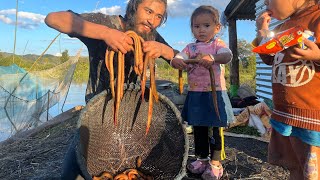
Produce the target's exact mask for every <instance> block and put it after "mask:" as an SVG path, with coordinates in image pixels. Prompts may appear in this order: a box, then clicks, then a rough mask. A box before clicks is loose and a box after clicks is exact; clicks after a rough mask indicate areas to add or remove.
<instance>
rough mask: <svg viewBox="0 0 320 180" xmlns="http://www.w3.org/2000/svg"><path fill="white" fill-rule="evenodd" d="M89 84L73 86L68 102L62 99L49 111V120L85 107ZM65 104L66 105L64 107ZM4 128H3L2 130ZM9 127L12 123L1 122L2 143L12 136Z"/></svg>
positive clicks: (44, 116) (43, 117) (0, 139)
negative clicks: (68, 111)
mask: <svg viewBox="0 0 320 180" xmlns="http://www.w3.org/2000/svg"><path fill="white" fill-rule="evenodd" d="M86 87H87V84H86V83H84V84H71V86H70V89H69V93H68V95H67V98H66V101H65V102H64V99H61V100H60V102H59V103H57V104H56V105H55V106H53V107H52V108H50V109H49V119H52V118H53V117H55V116H57V115H58V114H61V113H62V112H65V111H67V110H69V109H71V108H73V107H75V106H77V105H83V106H84V105H85V99H84V97H85V91H86ZM63 104H64V105H63ZM40 119H41V121H42V122H44V121H46V119H47V114H46V113H44V114H42V116H41V118H40ZM1 127H2V128H1ZM8 127H9V128H10V127H11V124H10V122H0V142H1V141H3V140H5V139H7V138H8V137H10V136H11V134H10V132H8Z"/></svg>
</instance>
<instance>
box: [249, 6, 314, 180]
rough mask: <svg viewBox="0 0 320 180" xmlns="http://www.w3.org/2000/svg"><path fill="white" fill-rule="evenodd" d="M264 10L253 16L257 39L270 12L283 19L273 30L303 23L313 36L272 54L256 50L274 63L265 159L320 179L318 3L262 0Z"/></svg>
mask: <svg viewBox="0 0 320 180" xmlns="http://www.w3.org/2000/svg"><path fill="white" fill-rule="evenodd" d="M265 5H266V6H267V11H266V12H264V13H262V14H261V15H260V16H259V17H258V18H257V20H256V25H257V29H258V35H257V38H256V39H255V40H254V41H253V45H258V44H259V43H260V42H261V41H262V39H263V37H265V36H266V32H268V31H269V23H270V19H271V17H274V18H276V19H278V20H284V19H287V20H286V21H285V22H284V23H283V24H280V25H278V26H277V27H276V28H275V29H274V30H275V31H276V32H281V31H284V30H286V29H289V28H292V27H295V26H297V25H300V26H302V27H303V28H304V29H305V30H310V31H312V32H314V33H315V34H314V35H315V38H316V42H315V43H314V42H312V41H309V40H307V39H304V40H303V43H304V45H306V46H307V47H308V48H307V49H302V48H300V47H299V46H298V45H297V46H294V47H290V48H288V49H285V50H283V51H282V52H279V53H277V54H276V55H275V56H268V55H262V54H261V55H260V57H261V59H262V60H263V61H264V62H265V63H266V64H269V65H272V68H273V70H272V72H273V73H272V90H273V104H274V109H273V114H272V117H271V118H272V119H271V120H270V123H271V125H272V128H273V129H272V135H271V139H270V143H269V153H268V161H269V162H270V163H272V164H276V165H280V166H284V167H286V168H288V169H289V171H290V179H299V180H300V179H320V176H319V175H320V171H319V168H320V166H319V163H320V158H319V157H320V148H319V146H320V132H319V131H320V103H319V100H318V98H319V97H320V91H319V90H317V88H319V85H320V50H319V42H320V23H319V21H320V6H319V5H318V2H317V1H316V0H290V1H289V0H288V1H286V0H266V1H265Z"/></svg>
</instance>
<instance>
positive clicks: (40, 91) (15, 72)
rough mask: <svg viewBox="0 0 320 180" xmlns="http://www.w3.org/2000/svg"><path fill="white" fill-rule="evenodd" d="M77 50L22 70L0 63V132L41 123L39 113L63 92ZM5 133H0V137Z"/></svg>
mask: <svg viewBox="0 0 320 180" xmlns="http://www.w3.org/2000/svg"><path fill="white" fill-rule="evenodd" d="M80 52H81V51H79V52H78V54H77V55H76V56H75V57H70V59H69V60H68V61H66V62H64V63H62V64H59V65H57V66H55V67H53V68H51V69H46V70H41V71H30V72H28V71H26V70H24V69H22V68H20V67H19V66H17V65H15V64H14V65H11V66H7V67H4V66H0V125H1V126H0V135H2V134H4V135H6V136H10V135H13V134H15V133H16V132H19V131H22V130H27V129H30V128H32V127H35V126H37V125H38V124H40V123H41V121H40V116H41V114H43V113H44V112H46V111H48V110H49V109H50V108H51V107H52V106H54V105H55V104H57V103H58V102H59V101H60V100H61V99H62V98H64V97H65V96H66V95H67V92H68V89H69V86H70V83H71V81H72V77H73V73H74V70H75V68H76V64H77V62H78V59H79V57H80ZM6 138H8V137H3V136H0V141H1V140H4V139H6Z"/></svg>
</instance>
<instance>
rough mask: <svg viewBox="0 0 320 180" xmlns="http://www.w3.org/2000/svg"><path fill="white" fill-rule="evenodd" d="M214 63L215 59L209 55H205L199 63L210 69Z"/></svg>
mask: <svg viewBox="0 0 320 180" xmlns="http://www.w3.org/2000/svg"><path fill="white" fill-rule="evenodd" d="M213 63H214V60H213V59H212V58H211V57H210V56H209V55H204V56H202V58H201V59H200V61H199V65H201V66H203V67H205V68H207V69H209V68H210V67H211V66H212V65H213Z"/></svg>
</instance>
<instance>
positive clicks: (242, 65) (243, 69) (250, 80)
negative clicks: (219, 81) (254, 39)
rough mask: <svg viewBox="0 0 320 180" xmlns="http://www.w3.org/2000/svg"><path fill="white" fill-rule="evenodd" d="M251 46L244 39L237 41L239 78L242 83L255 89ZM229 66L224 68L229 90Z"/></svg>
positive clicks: (254, 65) (253, 59) (254, 64)
mask: <svg viewBox="0 0 320 180" xmlns="http://www.w3.org/2000/svg"><path fill="white" fill-rule="evenodd" d="M251 49H252V46H251V44H250V43H249V42H247V41H246V40H244V39H238V58H239V78H240V85H241V84H242V83H247V84H250V86H251V87H252V88H253V89H255V76H256V56H255V54H254V53H253V52H252V51H251ZM229 76H230V64H229V65H228V66H226V74H225V78H226V80H227V81H226V82H227V87H228V88H229Z"/></svg>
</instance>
